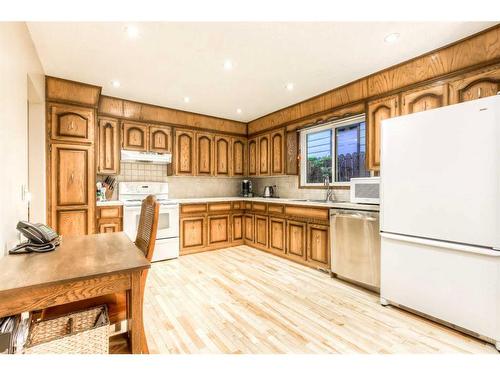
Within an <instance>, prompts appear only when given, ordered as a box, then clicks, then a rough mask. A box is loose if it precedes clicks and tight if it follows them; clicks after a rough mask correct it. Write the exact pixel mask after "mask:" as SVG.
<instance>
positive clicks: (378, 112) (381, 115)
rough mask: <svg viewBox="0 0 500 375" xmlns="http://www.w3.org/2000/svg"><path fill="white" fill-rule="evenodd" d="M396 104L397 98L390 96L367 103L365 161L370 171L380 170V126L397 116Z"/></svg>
mask: <svg viewBox="0 0 500 375" xmlns="http://www.w3.org/2000/svg"><path fill="white" fill-rule="evenodd" d="M398 102H399V101H398V97H397V96H390V97H388V98H384V99H379V100H375V101H373V102H370V103H368V108H367V120H368V123H367V126H368V127H367V137H366V152H367V156H366V161H367V167H368V169H370V170H379V169H380V124H381V123H382V121H383V120H385V119H388V118H391V117H395V116H397V115H398V111H399V109H398V107H399V104H398Z"/></svg>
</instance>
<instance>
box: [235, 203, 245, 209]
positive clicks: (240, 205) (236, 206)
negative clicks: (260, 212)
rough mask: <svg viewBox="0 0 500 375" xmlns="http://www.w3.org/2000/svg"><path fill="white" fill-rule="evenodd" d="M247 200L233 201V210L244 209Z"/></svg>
mask: <svg viewBox="0 0 500 375" xmlns="http://www.w3.org/2000/svg"><path fill="white" fill-rule="evenodd" d="M244 209H245V202H233V210H244Z"/></svg>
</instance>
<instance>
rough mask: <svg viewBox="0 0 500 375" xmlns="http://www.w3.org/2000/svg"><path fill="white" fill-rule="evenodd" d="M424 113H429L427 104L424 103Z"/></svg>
mask: <svg viewBox="0 0 500 375" xmlns="http://www.w3.org/2000/svg"><path fill="white" fill-rule="evenodd" d="M424 111H427V102H424Z"/></svg>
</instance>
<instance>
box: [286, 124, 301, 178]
mask: <svg viewBox="0 0 500 375" xmlns="http://www.w3.org/2000/svg"><path fill="white" fill-rule="evenodd" d="M285 149H286V163H285V174H288V175H297V174H299V160H298V155H299V135H298V133H297V132H296V131H290V132H287V133H286V142H285Z"/></svg>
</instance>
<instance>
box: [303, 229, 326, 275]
mask: <svg viewBox="0 0 500 375" xmlns="http://www.w3.org/2000/svg"><path fill="white" fill-rule="evenodd" d="M307 262H308V263H311V264H313V265H316V266H319V267H322V268H323V267H324V268H327V269H330V227H329V226H328V225H319V224H307Z"/></svg>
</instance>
